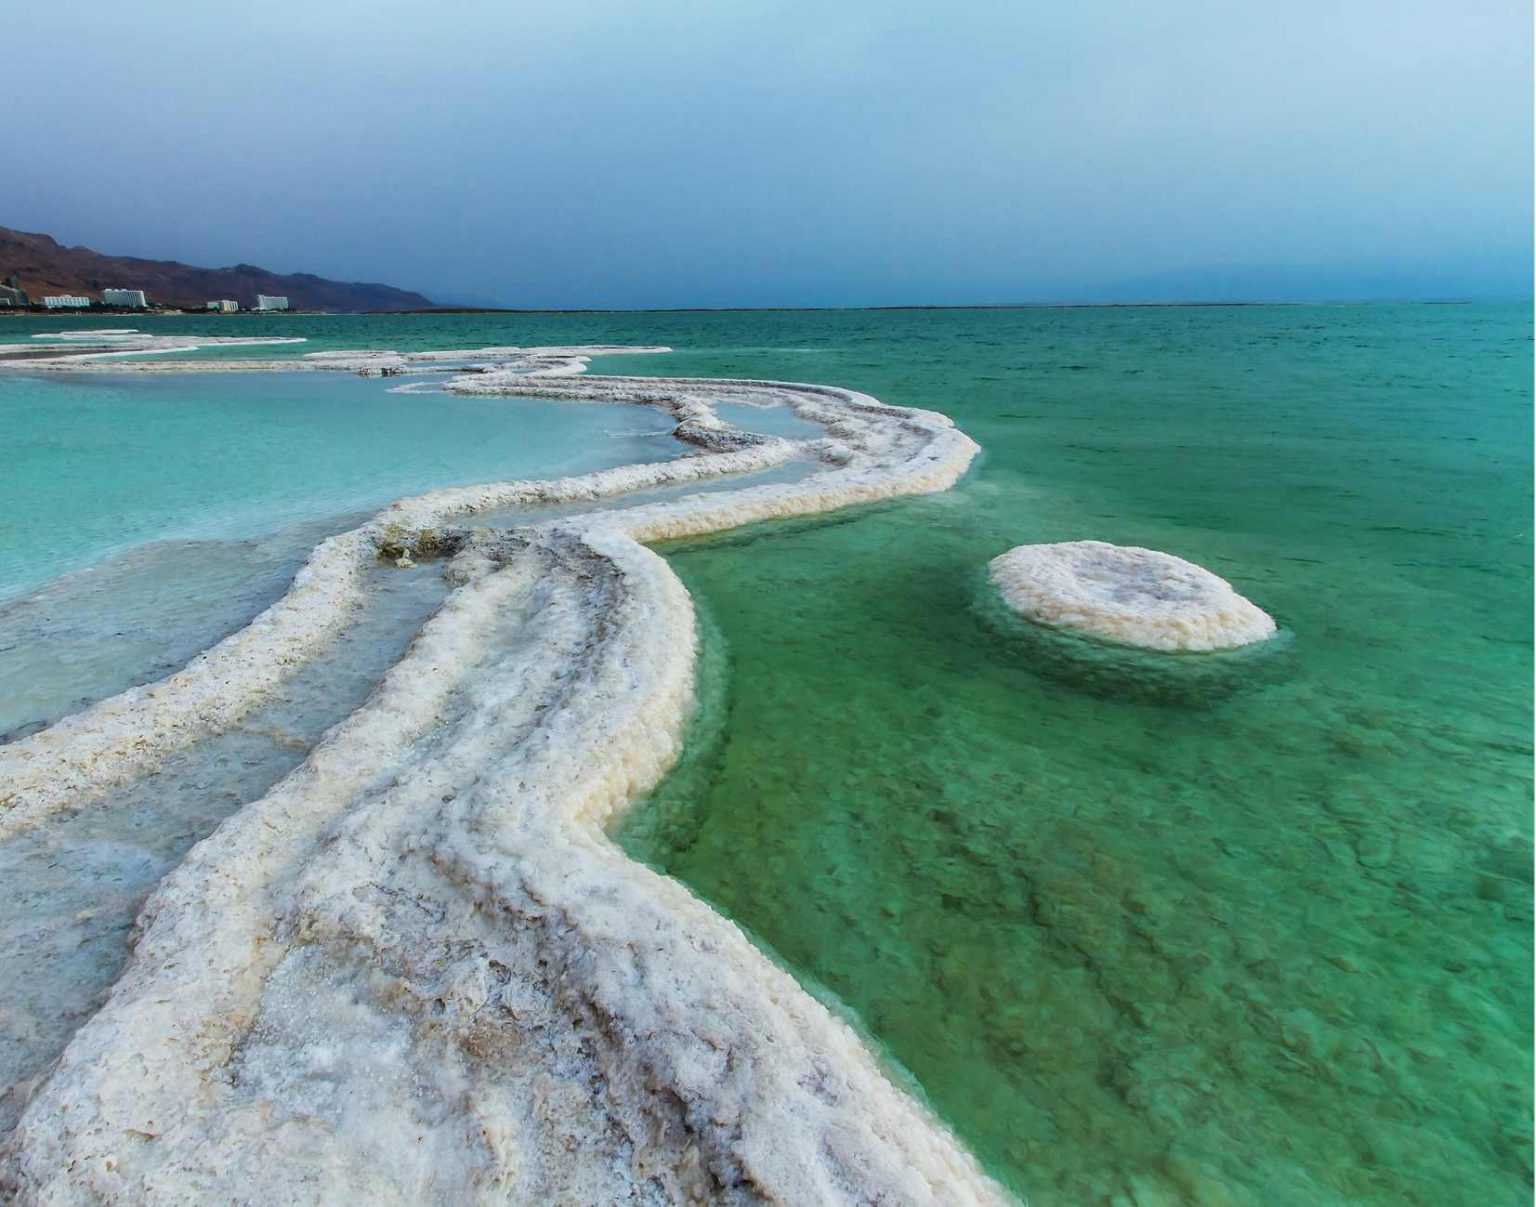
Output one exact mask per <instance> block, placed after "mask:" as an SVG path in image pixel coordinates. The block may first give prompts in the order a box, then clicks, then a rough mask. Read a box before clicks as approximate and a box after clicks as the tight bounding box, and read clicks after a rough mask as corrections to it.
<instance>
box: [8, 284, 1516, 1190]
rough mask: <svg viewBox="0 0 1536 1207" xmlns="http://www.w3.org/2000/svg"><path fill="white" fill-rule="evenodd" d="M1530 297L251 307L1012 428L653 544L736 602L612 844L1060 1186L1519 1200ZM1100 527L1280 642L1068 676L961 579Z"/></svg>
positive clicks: (957, 1120)
mask: <svg viewBox="0 0 1536 1207" xmlns="http://www.w3.org/2000/svg"><path fill="white" fill-rule="evenodd" d="M29 322H32V321H31V320H22V321H18V322H16V324H15V325H16V327H17V328H18V329H19V328H21V327H23V326H24V325H25V324H26V323H29ZM155 322H156V323H158V324H159V326H157V327H156V329H160V328H161V327H163V328H164V329H167V330H170V329H173V328H172V324H179V325H180V326H179V327H176V328H174V329H188V330H194V329H195V330H210V331H215V332H218V333H224V334H229V333H234V331H235V330H236V329H237V328H236V325H235V324H232V323H231V321H230V320H219V319H200V318H188V319H167V320H157V321H155ZM1530 324H1531V312H1530V308H1529V307H1527V306H1454V307H1453V306H1355V307H1349V306H1328V307H1252V308H1179V309H1115V310H1091V309H1084V310H1048V309H1041V310H1024V311H944V312H834V313H753V314H652V315H571V316H442V317H435V316H399V317H385V316H381V317H358V318H352V317H328V318H324V319H304V318H302V317H290V318H285V319H270V320H268V319H262V320H256V319H251V320H242V325H241V329H242V330H243V329H245V328H252V329H254V327H256V326H258V325H259V327H260V329H261V330H263V331H271V332H272V333H274V334H279V333H281V334H288V333H299V334H307V335H311V336H312V337H313V338H314V340H315V342H313V343H311V344H309V345H308V346H304V345H296V346H293V347H295V348H296V349H298V350H300V351H305V350H318V349H320V348H322V347H356V346H374V347H395V348H400V349H411V348H425V347H454V346H466V345H474V344H490V343H524V344H555V343H579V342H595V341H606V342H636V343H666V344H672V345H674V346H675V347H676V348H677V349H678V351H677V352H676V353H675V354H674V355H671V356H667V357H659V358H642V357H616V358H605V359H604V360H603V361H602V362H599V364H597V365H596V366H594V367H595V368H596V369H598V370H599V371H604V370H607V371H615V372H635V373H684V374H719V375H735V376H752V377H778V378H788V379H797V380H809V381H825V382H832V383H836V384H840V385H845V386H851V387H854V388H858V389H862V390H866V391H869V392H870V393H873V394H875V395H876V396H878V397H881V398H883V399H885V400H887V401H890V402H894V403H902V404H907V405H916V406H929V407H934V408H937V409H939V410H942V411H945V412H946V413H948V414H950V415H951V416H953V417H954V418H955V420H956V421H957V422H958V423H959V424H960V426H961V427H963V428H964V429H965V430H966V431H967V432H969V433H970V434H971V435H972V436H974V437H975V438H976V439H977V440H978V441H980V443H981V444H982V445H983V447H984V450H985V452H984V455H983V457H982V459H981V460H980V462H979V463H978V465H977V466H976V468H975V469H974V470H973V471H972V473H971V474H970V475H969V476H968V477H967V478H966V479H965V480H964V481H963V482H962V483H961V485H960V486H959V487H958V488H957V489H956V490H954V491H952V492H949V493H946V494H944V495H939V496H933V497H930V498H925V499H916V500H907V501H903V502H900V503H895V504H890V505H885V506H881V507H875V508H867V509H860V510H858V511H855V512H851V513H847V514H844V515H839V516H835V517H831V518H828V519H825V520H822V521H817V522H806V523H796V524H793V525H787V526H772V525H769V526H763V527H760V528H756V529H752V530H748V531H745V532H742V533H737V534H730V535H727V536H724V537H720V538H716V539H713V540H710V541H705V542H697V543H692V544H689V545H685V546H680V547H675V548H672V549H667V550H664V552H666V553H667V555H668V556H669V558H670V559H671V560H672V563H673V565H674V566H675V567H676V568H677V570H678V571H679V573H680V574H681V575H682V576H683V578H684V580H685V582H686V583H687V584H688V586H689V589H690V590H691V591H692V592H693V594H694V596H695V598H696V600H697V601H698V602H699V605H700V609H701V613H702V614H703V616H704V618H705V620H706V635H705V637H706V640H705V654H706V663H705V666H706V675H705V684H706V691H705V693H704V699H703V707H702V708H701V710H700V714H699V717H698V719H697V722H696V725H695V731H694V733H693V735H692V740H691V741H690V744H689V749H688V752H687V756H686V758H685V760H684V762H683V764H682V765H681V766H680V767H679V768H678V770H677V771H676V772H675V773H674V775H673V776H672V777H671V778H670V780H669V781H668V782H667V783H666V784H665V785H664V786H663V787H662V789H661V790H660V791H659V792H658V793H657V794H656V796H655V799H654V800H652V801H651V802H649V804H648V805H647V806H646V807H644V808H642V809H640V810H639V811H637V813H636V814H635V815H634V818H633V820H632V822H631V823H630V825H629V826H628V827H627V829H626V831H625V833H624V834H623V836H622V837H623V840H624V841H625V842H626V843H627V844H628V845H629V847H630V849H631V850H633V851H634V852H636V853H637V854H639V855H640V856H642V857H644V858H646V859H648V860H650V861H652V862H654V863H655V864H656V865H658V866H660V867H662V868H664V869H666V870H667V871H669V872H670V873H672V874H674V875H677V876H679V877H680V878H682V879H683V880H684V881H685V882H687V883H688V884H689V885H690V886H692V887H693V888H694V889H695V891H697V892H699V893H701V894H702V895H703V896H705V897H706V898H708V899H710V900H712V901H714V902H715V903H716V904H718V905H719V906H720V907H721V908H722V909H723V910H725V911H726V912H727V913H729V914H731V915H732V916H733V917H735V918H737V919H738V920H739V921H740V922H741V923H742V924H743V925H744V926H746V927H747V928H748V929H749V930H750V931H751V932H752V933H753V934H754V935H755V936H756V937H757V938H758V939H759V941H760V942H762V943H763V944H764V946H765V947H766V948H767V949H768V950H770V951H771V952H772V953H773V954H775V955H776V956H777V957H778V958H780V959H782V960H783V961H784V962H785V963H786V964H787V965H788V966H789V967H791V968H792V969H794V970H795V971H796V972H797V973H798V974H799V975H801V976H802V977H803V978H804V979H806V980H807V982H808V983H810V984H812V985H813V986H816V987H818V988H819V989H820V990H823V991H825V992H827V993H828V994H829V995H832V996H833V997H835V999H836V1001H837V1002H838V1003H839V1004H840V1005H841V1006H842V1007H843V1008H846V1009H847V1010H848V1011H850V1014H851V1016H852V1017H854V1018H855V1020H856V1021H857V1022H858V1023H859V1024H860V1025H861V1026H863V1027H864V1028H865V1029H866V1031H867V1032H868V1034H869V1035H870V1036H871V1037H872V1039H873V1040H874V1041H875V1042H876V1043H877V1044H879V1045H880V1046H881V1047H882V1048H883V1050H884V1051H885V1052H886V1053H888V1055H889V1056H890V1058H891V1059H892V1061H893V1062H896V1063H897V1064H899V1065H900V1066H901V1067H902V1068H903V1069H904V1070H906V1071H907V1072H909V1073H910V1074H911V1075H912V1076H913V1077H914V1078H915V1079H916V1084H917V1085H918V1086H919V1087H920V1089H921V1091H922V1092H923V1093H924V1094H925V1095H926V1096H927V1098H928V1100H929V1101H930V1102H931V1103H932V1104H933V1106H934V1107H935V1109H936V1110H938V1111H939V1112H940V1113H941V1114H942V1115H944V1116H945V1117H946V1118H947V1119H948V1120H949V1121H950V1122H951V1123H952V1124H953V1125H954V1126H955V1128H956V1129H957V1130H958V1132H959V1133H960V1134H961V1135H962V1136H963V1137H964V1138H965V1139H966V1141H967V1142H968V1143H969V1144H970V1145H971V1146H972V1147H973V1148H974V1150H975V1151H976V1152H977V1153H978V1155H979V1156H980V1157H981V1158H982V1160H983V1161H984V1162H985V1163H986V1164H987V1165H988V1167H989V1168H990V1169H992V1170H993V1171H994V1172H995V1173H996V1174H997V1175H998V1176H999V1177H1001V1178H1003V1179H1004V1180H1005V1181H1007V1182H1008V1183H1009V1184H1010V1185H1011V1186H1013V1187H1015V1188H1017V1189H1018V1190H1019V1191H1020V1192H1021V1193H1022V1194H1027V1195H1028V1197H1029V1199H1030V1201H1031V1202H1032V1203H1034V1204H1040V1205H1052V1204H1068V1203H1071V1204H1081V1203H1092V1204H1115V1205H1117V1207H1118V1205H1122V1204H1137V1205H1139V1207H1150V1205H1153V1204H1158V1205H1162V1204H1183V1203H1200V1204H1228V1203H1229V1204H1249V1203H1265V1204H1280V1205H1296V1207H1322V1205H1325V1204H1326V1205H1333V1204H1340V1205H1342V1204H1357V1203H1358V1204H1389V1203H1390V1204H1399V1203H1412V1204H1423V1205H1425V1207H1429V1205H1434V1207H1444V1205H1446V1204H1466V1205H1467V1207H1473V1205H1478V1207H1481V1205H1484V1204H1505V1203H1509V1204H1513V1203H1518V1202H1527V1201H1529V1192H1530V1158H1531V1137H1530V1129H1529V1120H1530V1082H1531V1077H1530V1074H1531V1063H1530V1042H1531V1005H1532V1003H1531V948H1530V926H1531V875H1530V871H1531V824H1530V789H1531V783H1530V780H1531V774H1530V772H1531V758H1530V756H1531V749H1530V739H1531V714H1530V686H1531V648H1530V638H1531V612H1530V599H1531V390H1530V386H1531V369H1532V361H1531V345H1530ZM142 325H143V326H146V327H150V326H151V322H149V321H146V322H145V323H144V324H142ZM58 326H59V324H58V322H57V321H56V320H54V321H51V324H50V321H39V322H37V323H36V324H35V326H34V327H33V328H32V329H35V330H45V329H57V328H58ZM3 338H6V335H5V331H4V330H3V329H0V339H3ZM1088 537H1094V538H1100V539H1105V540H1111V541H1119V542H1123V543H1134V544H1143V545H1150V546H1153V547H1157V548H1162V549H1166V550H1169V551H1170V552H1173V553H1176V554H1179V555H1181V556H1184V557H1188V558H1190V559H1192V560H1195V561H1197V562H1200V563H1202V564H1204V565H1206V566H1209V567H1210V568H1212V569H1214V570H1216V571H1217V572H1218V573H1220V574H1222V575H1224V576H1226V577H1228V578H1229V579H1231V580H1232V581H1233V582H1234V584H1235V585H1236V586H1237V587H1238V588H1239V589H1240V590H1242V591H1243V592H1244V593H1246V594H1248V595H1249V596H1251V597H1252V598H1254V599H1255V600H1256V601H1257V602H1259V603H1260V604H1261V605H1263V606H1265V607H1266V608H1268V609H1269V610H1270V611H1272V612H1273V613H1274V614H1275V615H1276V617H1277V618H1278V619H1279V621H1280V622H1281V624H1282V626H1283V627H1284V629H1285V632H1286V645H1285V648H1284V650H1283V651H1282V652H1281V656H1280V657H1278V658H1276V659H1275V660H1273V663H1272V665H1270V666H1268V667H1267V668H1265V670H1264V673H1263V674H1262V675H1256V676H1255V678H1254V681H1253V682H1252V683H1250V684H1248V685H1246V687H1244V686H1242V685H1239V688H1238V690H1236V691H1234V692H1232V693H1230V694H1225V695H1222V694H1219V693H1215V692H1211V693H1204V694H1202V692H1201V691H1193V692H1185V693H1175V694H1172V695H1170V694H1168V693H1166V692H1161V691H1147V690H1142V689H1143V688H1144V687H1145V686H1146V684H1145V682H1144V677H1140V676H1139V675H1138V671H1137V668H1136V667H1135V666H1134V665H1132V666H1130V667H1121V668H1116V667H1113V666H1109V667H1106V666H1104V665H1102V664H1100V663H1095V664H1093V665H1092V666H1091V667H1090V668H1089V669H1090V670H1091V673H1087V672H1085V673H1083V674H1081V675H1077V674H1076V672H1075V670H1074V664H1073V663H1072V662H1071V660H1070V658H1062V657H1056V656H1055V653H1053V654H1052V656H1051V657H1050V658H1044V657H1042V654H1041V647H1040V643H1038V642H1033V641H1029V640H1025V639H1023V638H1022V635H1021V634H1019V633H1009V632H1008V631H1006V630H1000V629H999V628H998V627H997V626H996V625H995V624H994V623H993V622H992V621H991V620H990V619H989V618H988V617H987V616H985V615H984V614H983V611H982V610H980V609H978V607H977V606H976V602H977V592H978V589H979V585H980V583H979V571H980V567H981V566H982V565H983V564H984V563H985V561H986V560H987V559H988V558H990V557H992V556H994V555H995V554H997V553H999V552H1001V551H1003V550H1004V549H1006V548H1008V547H1009V546H1011V545H1013V544H1017V543H1021V542H1026V541H1046V540H1065V539H1079V538H1088ZM1058 652H1059V651H1058ZM1117 674H1118V675H1120V676H1121V678H1120V679H1119V680H1118V681H1117V680H1116V678H1115V676H1116V675H1117Z"/></svg>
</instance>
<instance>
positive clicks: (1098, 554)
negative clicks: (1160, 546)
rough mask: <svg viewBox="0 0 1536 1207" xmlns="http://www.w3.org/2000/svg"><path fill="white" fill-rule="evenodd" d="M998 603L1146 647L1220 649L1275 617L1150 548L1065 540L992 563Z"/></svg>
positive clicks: (1254, 636)
mask: <svg viewBox="0 0 1536 1207" xmlns="http://www.w3.org/2000/svg"><path fill="white" fill-rule="evenodd" d="M987 570H988V576H989V578H990V580H991V582H992V584H993V586H995V587H996V588H997V589H998V591H999V592H1001V594H1002V597H1003V600H1004V602H1006V603H1007V604H1008V606H1009V607H1010V608H1012V609H1013V610H1014V611H1015V612H1017V613H1018V614H1019V615H1021V616H1023V617H1025V618H1026V619H1028V620H1033V621H1036V622H1038V623H1040V624H1046V625H1051V626H1053V627H1056V628H1063V629H1071V630H1073V631H1075V632H1079V633H1085V634H1087V635H1089V636H1091V637H1098V638H1101V639H1103V640H1105V641H1112V642H1117V643H1119V644H1122V645H1134V646H1141V647H1143V648H1145V649H1152V650H1220V649H1231V648H1233V647H1236V646H1242V645H1250V644H1252V643H1253V642H1256V641H1263V640H1265V639H1267V638H1269V637H1273V636H1274V634H1275V622H1274V620H1273V619H1272V618H1271V617H1270V616H1269V615H1268V614H1267V613H1266V612H1264V611H1263V610H1262V609H1261V608H1259V607H1257V606H1256V605H1255V604H1253V603H1250V602H1249V601H1248V600H1246V599H1244V598H1243V597H1242V596H1241V595H1239V594H1238V593H1237V592H1236V591H1234V590H1233V589H1232V584H1231V583H1229V582H1227V581H1226V580H1225V579H1223V578H1218V577H1217V576H1216V575H1214V574H1212V573H1211V572H1210V571H1209V570H1206V569H1204V568H1202V567H1200V566H1197V565H1195V564H1194V563H1193V562H1187V561H1185V560H1184V559H1183V558H1180V557H1174V556H1173V555H1172V554H1170V553H1161V552H1159V551H1158V550H1155V549H1141V548H1137V547H1136V546H1131V545H1110V544H1106V543H1105V542H1104V541H1067V542H1063V543H1060V544H1051V545H1019V546H1017V547H1015V548H1013V549H1010V550H1009V551H1008V552H1007V553H1004V554H1002V555H1000V556H998V557H995V558H993V559H992V561H991V562H990V563H988V566H987Z"/></svg>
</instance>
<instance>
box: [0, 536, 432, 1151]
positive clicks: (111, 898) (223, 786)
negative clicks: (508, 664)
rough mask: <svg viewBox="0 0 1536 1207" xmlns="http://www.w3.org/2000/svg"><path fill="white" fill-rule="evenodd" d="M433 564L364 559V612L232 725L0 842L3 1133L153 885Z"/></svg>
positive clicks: (389, 627)
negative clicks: (399, 565) (372, 563)
mask: <svg viewBox="0 0 1536 1207" xmlns="http://www.w3.org/2000/svg"><path fill="white" fill-rule="evenodd" d="M440 571H441V565H440V564H434V563H426V564H423V565H421V566H418V567H416V568H415V569H413V570H409V571H402V570H396V569H395V568H394V567H392V566H382V565H381V566H379V567H377V568H375V569H373V570H372V571H371V572H370V576H369V583H368V586H367V589H366V593H365V598H364V603H363V606H362V608H361V609H360V611H359V612H358V614H357V616H356V617H355V618H353V620H352V621H351V622H350V623H349V624H348V625H347V627H346V628H345V629H343V631H342V632H341V634H340V635H339V636H338V637H337V639H336V641H335V642H334V643H333V644H331V645H330V646H329V647H327V648H326V649H325V650H323V651H322V652H321V653H320V654H318V655H317V656H316V657H315V658H314V659H313V660H311V661H310V662H307V663H305V664H304V666H302V667H300V668H299V669H297V670H296V671H294V672H293V673H292V674H291V675H289V676H288V677H286V678H285V679H284V680H283V681H282V683H281V684H280V685H279V686H278V688H277V689H276V691H275V692H274V693H273V695H272V697H271V698H270V699H268V700H267V701H266V702H264V703H263V704H261V705H260V706H258V707H257V708H256V709H254V710H253V711H252V712H251V713H250V714H249V715H248V716H246V717H245V718H244V719H243V720H242V721H241V722H240V723H239V724H238V725H236V726H235V727H234V728H233V729H230V730H228V731H227V732H224V733H219V734H214V735H212V736H210V737H206V738H204V739H202V740H201V741H198V742H196V743H194V744H193V745H191V746H190V747H188V748H186V749H185V750H182V751H179V752H177V753H176V754H174V755H172V756H171V757H170V758H169V759H167V760H166V762H165V764H164V765H163V766H162V767H161V769H160V770H159V771H157V772H155V773H153V774H150V775H146V776H143V777H141V778H139V779H136V780H133V781H132V782H130V783H127V784H124V785H122V786H120V787H118V788H115V789H113V790H112V791H110V792H108V793H107V794H106V796H105V797H104V798H102V799H101V800H97V801H93V802H91V803H90V804H89V805H87V806H86V807H85V808H83V809H82V810H80V811H79V812H76V813H67V814H63V815H61V816H59V817H56V818H53V819H50V820H49V822H48V823H47V824H46V825H43V826H39V827H37V828H35V829H31V830H24V831H22V832H21V833H20V834H18V835H17V836H15V837H13V838H11V839H10V840H8V841H6V842H3V843H0V883H3V884H4V885H5V886H6V892H5V893H4V894H3V896H0V967H3V968H4V969H5V970H6V976H5V978H4V979H3V981H0V1133H3V1132H4V1131H5V1129H6V1128H8V1127H9V1126H10V1125H11V1124H12V1123H14V1122H15V1116H16V1114H17V1112H18V1111H19V1110H20V1108H21V1105H22V1102H23V1101H24V1099H25V1095H26V1093H27V1092H28V1087H29V1086H30V1084H31V1079H33V1078H35V1077H36V1076H37V1075H38V1074H39V1073H41V1072H43V1071H44V1070H45V1069H46V1068H47V1066H48V1065H49V1063H51V1062H52V1061H53V1060H54V1058H56V1057H57V1055H58V1053H59V1052H60V1051H61V1050H62V1049H63V1047H64V1044H65V1043H66V1042H67V1041H68V1039H69V1036H70V1035H71V1034H73V1032H74V1031H75V1029H76V1028H77V1027H79V1026H80V1024H81V1023H82V1022H84V1021H85V1020H86V1019H87V1018H89V1017H90V1015H91V1014H92V1013H93V1012H94V1011H95V1009H96V1007H97V1006H98V1005H100V1003H101V1000H102V998H103V997H104V996H105V994H106V991H107V989H108V987H109V986H110V985H111V983H112V981H113V980H114V979H115V978H116V976H117V973H118V970H119V969H120V968H121V967H122V964H123V961H124V959H125V958H126V956H127V953H128V943H129V938H130V933H131V928H132V925H133V921H134V918H135V917H136V916H137V915H138V912H139V909H140V907H141V906H142V904H143V902H144V898H145V897H146V896H148V894H149V892H150V890H151V889H153V888H154V886H155V885H156V884H157V883H158V882H159V881H160V879H161V878H162V877H163V876H164V875H165V874H166V873H167V872H169V871H170V870H171V869H172V868H174V867H175V866H176V864H177V863H179V862H180V861H181V858H182V856H184V855H185V854H186V852H187V850H188V849H189V848H190V847H191V846H192V845H193V844H194V843H195V842H197V841H198V840H200V839H202V838H205V837H207V835H208V834H210V833H212V831H213V830H214V828H215V827H217V825H218V824H219V823H220V822H221V821H223V820H224V819H225V818H226V817H228V816H229V815H230V814H232V813H234V812H235V811H236V810H237V809H239V808H240V807H241V806H242V805H244V804H246V803H247V802H249V801H252V800H255V799H257V798H258V797H260V796H261V795H263V794H264V793H265V792H266V791H267V790H268V789H269V788H271V787H272V785H273V784H275V783H277V781H278V780H279V779H281V778H282V777H283V776H284V775H286V774H287V773H288V772H289V771H292V770H293V769H294V768H295V767H297V766H298V765H299V763H301V762H302V761H303V760H304V758H305V757H306V756H307V755H308V753H309V750H310V748H311V747H312V746H313V745H314V743H315V742H316V740H318V739H319V737H320V736H321V735H322V734H323V733H324V732H325V731H326V730H327V729H329V728H330V727H331V726H332V725H334V724H336V723H337V722H339V721H341V720H343V719H345V718H346V717H347V716H348V715H349V714H350V713H351V712H352V711H353V710H354V709H356V708H357V707H358V706H359V705H361V704H362V703H363V701H364V700H366V699H367V697H368V695H369V693H370V692H371V691H372V690H373V688H374V685H375V684H376V683H377V682H378V680H379V679H380V678H381V677H382V676H383V674H384V672H385V671H387V670H388V669H389V668H390V667H391V666H393V665H394V664H395V662H397V661H398V660H399V659H400V657H401V655H403V654H404V652H405V650H406V647H407V646H408V645H409V644H410V641H411V638H412V637H413V636H414V635H415V633H416V631H417V629H419V628H420V626H421V624H422V623H423V622H424V621H425V620H426V619H427V617H428V616H430V615H431V613H432V611H433V610H434V609H435V608H436V607H437V605H438V604H439V603H440V602H441V601H442V599H443V597H444V596H445V595H446V594H447V584H446V583H445V582H444V580H443V578H442V575H441V573H440Z"/></svg>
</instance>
